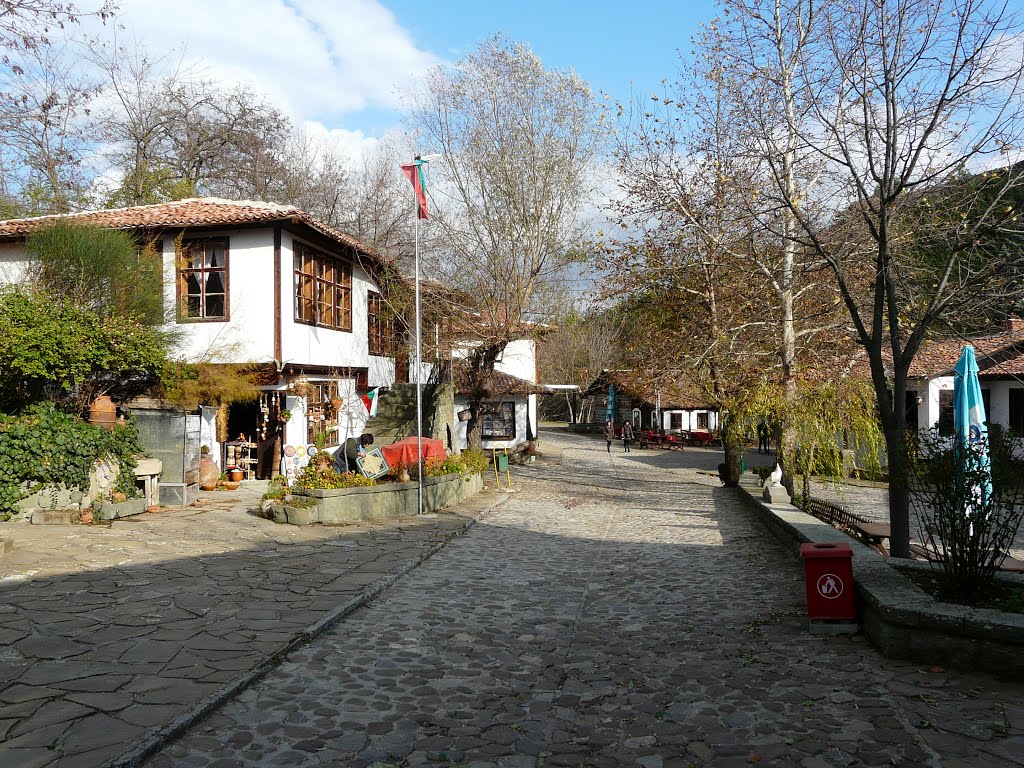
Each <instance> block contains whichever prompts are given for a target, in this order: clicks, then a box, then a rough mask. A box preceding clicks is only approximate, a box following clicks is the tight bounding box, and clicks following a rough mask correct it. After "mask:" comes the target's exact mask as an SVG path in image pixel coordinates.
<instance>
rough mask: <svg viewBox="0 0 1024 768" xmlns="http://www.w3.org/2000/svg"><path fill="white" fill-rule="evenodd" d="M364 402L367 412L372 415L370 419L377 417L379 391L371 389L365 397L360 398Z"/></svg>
mask: <svg viewBox="0 0 1024 768" xmlns="http://www.w3.org/2000/svg"><path fill="white" fill-rule="evenodd" d="M360 399H361V400H362V401H363V405H365V406H366V412H367V413H368V414H370V417H371V418H372V417H374V416H376V415H377V400H378V397H377V390H376V389H371V390H370V391H369V392H367V393H366V394H365V395H363V396H362V397H361V398H360Z"/></svg>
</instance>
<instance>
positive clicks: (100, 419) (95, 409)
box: [89, 395, 117, 430]
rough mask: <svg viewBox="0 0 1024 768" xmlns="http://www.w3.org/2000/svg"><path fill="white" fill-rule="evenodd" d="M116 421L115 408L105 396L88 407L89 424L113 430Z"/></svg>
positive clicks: (98, 398) (111, 401)
mask: <svg viewBox="0 0 1024 768" xmlns="http://www.w3.org/2000/svg"><path fill="white" fill-rule="evenodd" d="M116 421H117V406H116V405H114V401H113V400H111V399H110V398H109V397H107V396H106V395H101V396H100V397H97V398H96V399H95V400H93V401H92V405H90V406H89V423H90V424H95V425H96V426H98V427H105V428H106V429H109V430H113V429H114V423H115V422H116Z"/></svg>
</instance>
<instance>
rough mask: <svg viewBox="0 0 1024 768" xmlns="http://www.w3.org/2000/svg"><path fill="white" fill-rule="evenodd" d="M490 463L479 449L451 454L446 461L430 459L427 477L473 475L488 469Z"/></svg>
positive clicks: (425, 468)
mask: <svg viewBox="0 0 1024 768" xmlns="http://www.w3.org/2000/svg"><path fill="white" fill-rule="evenodd" d="M489 463H490V458H488V456H487V454H486V453H484V452H483V451H481V450H478V449H470V450H466V451H463V452H462V453H460V454H449V455H447V456H445V457H444V459H439V458H430V459H428V460H427V463H426V465H425V467H424V474H426V476H427V477H441V476H442V475H472V474H476V473H477V472H481V471H483V470H484V469H486V467H487V465H488V464H489Z"/></svg>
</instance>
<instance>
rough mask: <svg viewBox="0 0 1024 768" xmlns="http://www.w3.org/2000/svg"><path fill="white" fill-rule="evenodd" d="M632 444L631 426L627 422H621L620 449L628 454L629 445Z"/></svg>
mask: <svg viewBox="0 0 1024 768" xmlns="http://www.w3.org/2000/svg"><path fill="white" fill-rule="evenodd" d="M632 442H633V425H632V424H630V423H629V422H628V421H624V422H622V447H623V448H624V449H625V452H626V453H629V444H630V443H632Z"/></svg>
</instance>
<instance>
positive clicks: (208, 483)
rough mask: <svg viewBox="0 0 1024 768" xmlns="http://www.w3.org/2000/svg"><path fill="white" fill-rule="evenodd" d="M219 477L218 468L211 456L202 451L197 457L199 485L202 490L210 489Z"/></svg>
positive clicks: (215, 484)
mask: <svg viewBox="0 0 1024 768" xmlns="http://www.w3.org/2000/svg"><path fill="white" fill-rule="evenodd" d="M219 479H220V470H219V469H217V465H216V464H214V463H213V458H212V457H211V456H210V455H209V454H205V453H204V454H203V455H202V456H200V457H199V487H200V488H202V489H203V490H204V491H212V490H213V489H214V488H216V487H217V481H218V480H219Z"/></svg>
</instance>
